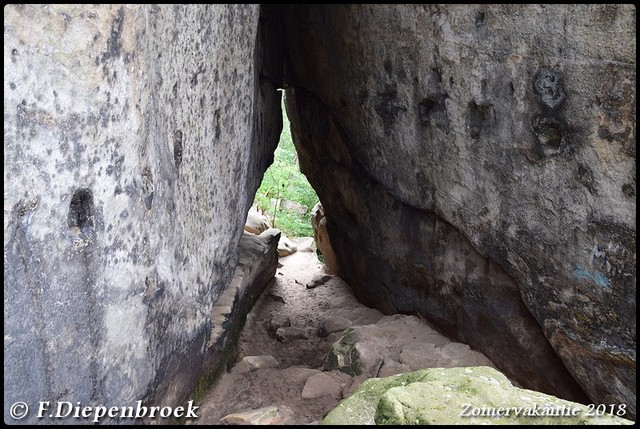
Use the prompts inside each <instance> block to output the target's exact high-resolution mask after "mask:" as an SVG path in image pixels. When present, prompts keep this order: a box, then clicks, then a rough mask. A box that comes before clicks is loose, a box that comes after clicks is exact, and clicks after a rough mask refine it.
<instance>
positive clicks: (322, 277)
mask: <svg viewBox="0 0 640 429" xmlns="http://www.w3.org/2000/svg"><path fill="white" fill-rule="evenodd" d="M332 277H333V276H332V275H330V274H323V273H319V274H316V275H314V276H313V277H312V278H311V280H310V281H309V283H307V289H313V288H316V287H318V286H320V285H323V284H325V283H326V282H328V281H329V280H331V278H332Z"/></svg>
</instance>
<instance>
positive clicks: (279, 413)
mask: <svg viewBox="0 0 640 429" xmlns="http://www.w3.org/2000/svg"><path fill="white" fill-rule="evenodd" d="M282 420H284V413H283V410H281V407H277V406H274V405H271V406H268V407H262V408H258V409H255V410H247V411H240V412H237V413H233V414H229V415H226V416H224V417H223V418H221V419H220V423H222V424H226V425H277V424H279V423H281V422H282Z"/></svg>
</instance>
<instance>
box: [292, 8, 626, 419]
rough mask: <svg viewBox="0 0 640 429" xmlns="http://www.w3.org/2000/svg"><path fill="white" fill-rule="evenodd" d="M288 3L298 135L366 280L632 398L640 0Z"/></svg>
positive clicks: (561, 380)
mask: <svg viewBox="0 0 640 429" xmlns="http://www.w3.org/2000/svg"><path fill="white" fill-rule="evenodd" d="M284 16H285V19H286V34H287V39H286V40H287V44H288V50H287V54H286V59H287V66H286V70H287V76H286V82H287V87H288V88H289V89H288V90H287V91H288V92H287V96H286V105H287V111H288V114H289V117H290V119H291V124H292V130H293V136H294V142H295V144H296V147H297V149H298V152H299V155H300V163H301V168H302V170H303V172H304V173H305V174H306V175H307V177H308V179H309V182H310V183H311V184H312V185H313V187H314V188H315V189H316V191H317V193H318V196H319V197H320V200H321V201H322V204H323V206H324V210H325V212H326V214H327V219H328V222H327V228H328V231H329V237H330V240H331V244H332V246H333V249H334V251H335V253H336V255H337V258H338V261H339V264H340V268H339V274H340V275H341V276H342V277H343V278H345V279H346V280H347V281H348V283H349V284H351V285H352V286H353V287H354V288H355V291H356V294H357V296H358V297H359V299H361V300H362V301H363V302H365V303H367V304H370V305H373V306H376V307H377V308H379V309H381V310H383V311H384V312H386V313H393V312H404V313H419V314H421V315H423V316H425V317H426V318H428V319H429V320H431V321H432V322H434V323H436V325H437V326H438V327H439V328H440V329H441V330H442V331H443V332H444V333H445V334H447V335H448V336H451V337H453V338H456V339H458V340H459V341H462V342H465V343H468V344H469V345H471V346H472V347H473V348H476V349H478V350H480V351H482V352H483V353H484V354H486V355H487V356H488V357H489V358H490V359H491V360H492V361H493V362H494V363H496V365H498V366H499V367H500V368H501V369H502V370H503V371H505V372H506V373H507V374H508V375H509V376H510V377H512V378H513V379H515V380H516V381H518V382H520V383H522V384H523V385H524V386H526V387H528V388H534V389H539V390H542V391H544V392H548V393H551V394H554V395H558V396H561V397H565V398H570V399H576V400H585V398H584V397H583V396H582V395H581V392H580V390H584V392H586V393H587V395H588V397H589V400H590V401H591V402H593V403H596V404H599V403H606V404H610V403H625V404H628V405H629V407H630V411H631V413H632V415H633V414H634V413H635V411H634V410H635V396H636V394H635V379H636V375H635V374H636V372H635V362H636V344H635V332H636V319H635V314H636V313H635V312H636V305H635V278H636V274H635V258H636V256H635V255H636V251H635V208H636V205H635V192H636V191H635V189H636V179H635V171H636V170H635V100H636V87H635V76H636V66H635V46H636V45H635V31H636V30H635V8H634V7H633V6H631V5H493V6H491V5H447V6H438V5H404V6H401V5H340V6H334V5H331V6H321V5H316V6H306V5H301V6H290V7H288V8H287V9H286V11H285V14H284ZM565 368H566V369H565ZM573 379H575V380H576V381H577V382H578V383H579V386H578V385H577V384H575V383H574V382H573Z"/></svg>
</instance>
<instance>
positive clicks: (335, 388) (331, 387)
mask: <svg viewBox="0 0 640 429" xmlns="http://www.w3.org/2000/svg"><path fill="white" fill-rule="evenodd" d="M342 388H343V386H342V385H341V384H340V382H338V381H337V380H334V379H333V377H331V376H330V375H328V374H327V373H325V372H321V373H318V374H315V375H312V376H311V377H309V378H308V379H307V382H306V383H305V384H304V388H303V389H302V395H301V396H302V398H304V399H310V398H319V397H321V396H331V397H333V398H335V399H340V398H341V397H342Z"/></svg>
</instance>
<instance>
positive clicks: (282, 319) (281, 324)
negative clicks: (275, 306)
mask: <svg viewBox="0 0 640 429" xmlns="http://www.w3.org/2000/svg"><path fill="white" fill-rule="evenodd" d="M287 326H291V320H290V319H289V316H287V315H286V314H274V315H273V316H271V320H270V321H269V331H271V332H274V333H275V332H276V331H277V330H278V329H279V328H286V327H287Z"/></svg>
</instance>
